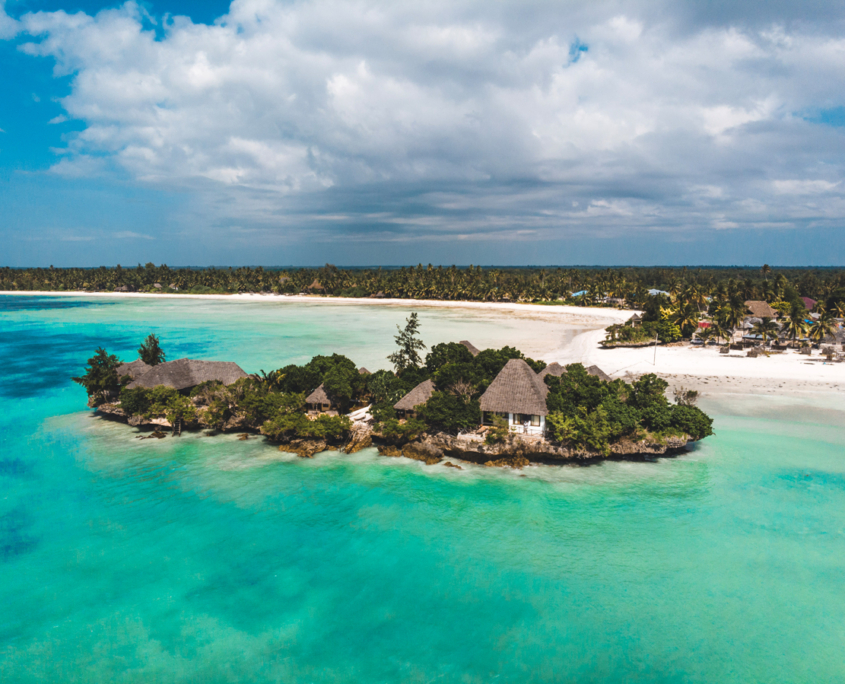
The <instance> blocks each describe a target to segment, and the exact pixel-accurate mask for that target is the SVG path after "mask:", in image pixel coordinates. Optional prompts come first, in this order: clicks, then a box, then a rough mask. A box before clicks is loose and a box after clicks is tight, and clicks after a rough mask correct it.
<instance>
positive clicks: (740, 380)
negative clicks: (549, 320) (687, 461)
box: [543, 330, 845, 398]
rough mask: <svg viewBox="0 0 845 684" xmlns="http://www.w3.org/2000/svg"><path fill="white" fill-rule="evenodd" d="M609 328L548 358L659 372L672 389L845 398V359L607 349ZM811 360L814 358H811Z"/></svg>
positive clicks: (611, 371) (610, 370) (617, 370)
mask: <svg viewBox="0 0 845 684" xmlns="http://www.w3.org/2000/svg"><path fill="white" fill-rule="evenodd" d="M602 339H604V331H600V330H592V331H589V332H586V333H582V334H581V335H578V336H577V337H576V338H575V339H574V340H573V341H572V344H570V345H569V346H568V347H565V348H562V349H560V350H556V352H555V354H554V356H555V358H552V355H549V356H548V357H543V360H544V361H557V362H558V363H561V364H566V363H583V364H584V365H585V366H590V365H593V364H595V365H597V366H599V367H600V368H601V369H602V370H604V371H605V372H606V373H607V374H608V375H610V376H611V377H613V378H622V379H624V380H628V379H630V378H631V377H632V376H640V375H644V374H646V373H655V374H656V375H658V376H660V377H661V378H663V379H665V380H667V381H668V382H669V384H670V391H672V390H673V389H674V388H675V387H680V386H683V387H685V388H686V389H692V390H696V391H698V392H701V393H702V394H743V395H748V394H778V395H783V394H786V393H793V392H798V393H834V394H838V395H840V396H842V397H843V398H845V363H825V362H824V361H823V359H821V358H820V357H819V356H812V357H807V356H803V355H800V354H797V353H795V352H792V351H787V352H784V353H782V354H773V355H772V356H770V357H765V356H760V357H757V358H749V357H748V356H746V355H745V352H733V353H731V354H719V352H718V351H717V350H716V349H715V348H713V347H700V346H678V347H660V346H659V347H657V350H656V354H655V348H654V347H617V348H615V349H604V348H602V347H601V346H600V345H599V342H600V341H601V340H602ZM810 359H812V360H810Z"/></svg>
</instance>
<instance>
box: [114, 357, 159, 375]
mask: <svg viewBox="0 0 845 684" xmlns="http://www.w3.org/2000/svg"><path fill="white" fill-rule="evenodd" d="M152 368H153V366H149V365H147V364H146V363H144V362H143V361H141V359H135V360H134V361H130V362H129V363H121V364H120V365H119V366H118V367H117V377H119V378H122V377H123V376H124V375H128V376H129V377H130V378H132V379H133V380H137V379H138V378H140V377H141V376H142V375H143V374H144V373H146V372H147V371H148V370H151V369H152Z"/></svg>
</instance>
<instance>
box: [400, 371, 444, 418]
mask: <svg viewBox="0 0 845 684" xmlns="http://www.w3.org/2000/svg"><path fill="white" fill-rule="evenodd" d="M436 389H437V388H436V387H435V386H434V383H433V382H432V381H431V380H424V381H423V382H421V383H420V384H419V385H417V386H416V387H414V389H412V390H411V391H410V392H408V393H407V394H406V395H405V396H404V397H402V398H401V399H400V400H399V401H397V402H396V403H395V404H394V405H393V408H394V409H396V413H397V415H398V416H399V417H400V418H410V417H412V416H414V415H415V414H416V409H417V406H422V405H423V404H425V402H427V401H428V400H429V399H431V395H432V394H434V392H435V391H436Z"/></svg>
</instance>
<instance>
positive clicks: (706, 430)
mask: <svg viewBox="0 0 845 684" xmlns="http://www.w3.org/2000/svg"><path fill="white" fill-rule="evenodd" d="M671 424H672V426H673V427H675V428H677V429H678V430H680V431H681V432H684V433H686V434H688V435H689V436H690V437H692V438H693V439H704V438H705V437H709V436H710V435H712V434H713V419H712V418H710V416H708V415H707V414H706V413H704V411H702V410H701V409H700V408H698V407H697V406H673V407H672V419H671Z"/></svg>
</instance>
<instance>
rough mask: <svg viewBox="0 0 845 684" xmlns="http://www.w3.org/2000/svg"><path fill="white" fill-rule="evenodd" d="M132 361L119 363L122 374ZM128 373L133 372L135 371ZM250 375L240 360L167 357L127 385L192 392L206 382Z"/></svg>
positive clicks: (224, 380)
mask: <svg viewBox="0 0 845 684" xmlns="http://www.w3.org/2000/svg"><path fill="white" fill-rule="evenodd" d="M135 363H137V362H136V361H133V362H132V364H135ZM141 363H143V361H142V362H141ZM132 364H122V366H119V367H118V375H120V368H123V367H126V366H131V365H132ZM144 365H146V364H144ZM138 368H140V366H139V367H138ZM125 374H126V375H131V373H125ZM246 377H248V376H247V374H246V373H244V371H243V369H241V367H240V366H238V364H236V363H232V362H230V361H198V360H197V359H177V360H176V361H167V362H165V363H160V364H158V365H157V366H152V367H151V368H150V369H149V370H148V371H146V372H144V373H141V374H139V375H138V376H137V377H136V378H135V379H134V380H133V381H132V382H130V383H129V384H128V385H127V386H126V387H127V389H136V388H138V387H144V388H146V389H152V388H153V387H158V386H159V385H164V386H165V387H172V388H173V389H175V390H178V391H180V392H190V390H192V389H193V388H194V387H196V386H197V385H199V384H201V383H203V382H212V381H216V382H222V383H223V384H224V385H231V384H232V383H234V382H237V381H238V380H240V379H241V378H246Z"/></svg>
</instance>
